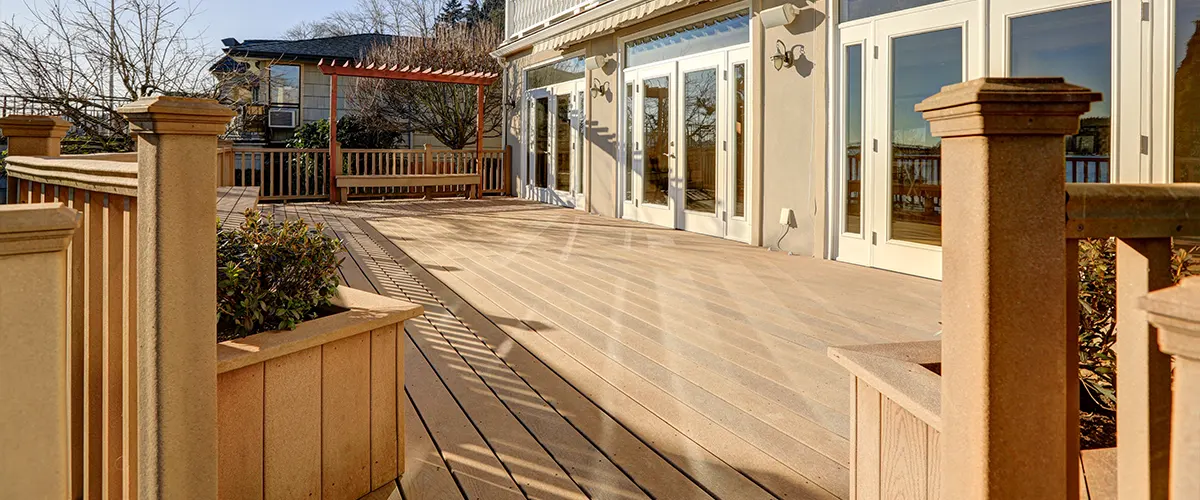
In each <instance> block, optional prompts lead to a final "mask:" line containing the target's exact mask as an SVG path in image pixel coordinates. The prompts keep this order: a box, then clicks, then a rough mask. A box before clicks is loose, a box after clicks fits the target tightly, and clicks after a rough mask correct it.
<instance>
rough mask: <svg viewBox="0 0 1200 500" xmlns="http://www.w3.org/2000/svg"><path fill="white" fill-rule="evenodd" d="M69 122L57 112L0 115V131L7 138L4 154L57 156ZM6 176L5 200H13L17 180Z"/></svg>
mask: <svg viewBox="0 0 1200 500" xmlns="http://www.w3.org/2000/svg"><path fill="white" fill-rule="evenodd" d="M70 128H71V123H70V122H68V121H66V120H64V119H62V118H59V117H57V116H35V115H11V116H6V117H4V118H0V133H2V134H3V135H4V137H7V138H8V156H59V155H60V154H62V138H63V137H66V136H67V130H69V129H70ZM18 182H20V181H19V180H18V179H16V178H15V177H13V176H11V175H10V176H8V186H7V188H8V190H7V193H8V200H7V201H8V203H9V204H13V203H16V202H17V187H18V186H17V183H18Z"/></svg>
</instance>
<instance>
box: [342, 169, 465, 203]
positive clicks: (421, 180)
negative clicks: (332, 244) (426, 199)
mask: <svg viewBox="0 0 1200 500" xmlns="http://www.w3.org/2000/svg"><path fill="white" fill-rule="evenodd" d="M336 184H337V188H338V189H339V190H340V191H341V194H342V197H341V200H342V202H343V203H345V202H346V201H347V200H349V199H350V198H349V196H350V188H352V187H425V186H463V185H466V186H472V189H473V190H475V192H479V189H480V188H482V187H483V186H481V185H480V184H479V174H418V175H339V176H337V179H336Z"/></svg>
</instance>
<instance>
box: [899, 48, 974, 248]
mask: <svg viewBox="0 0 1200 500" xmlns="http://www.w3.org/2000/svg"><path fill="white" fill-rule="evenodd" d="M962 41H963V30H962V28H951V29H944V30H938V31H931V32H928V33H921V34H916V35H907V36H901V37H897V38H894V39H893V40H892V46H891V48H892V57H891V64H892V73H891V94H892V96H891V110H890V111H891V118H892V119H891V134H890V137H889V140H890V141H891V143H890V144H889V146H890V147H889V149H890V151H891V161H890V164H889V175H888V177H889V178H890V179H891V185H890V190H889V191H890V198H891V199H890V210H889V219H888V220H889V222H890V224H891V231H890V234H889V236H890V239H892V240H899V241H905V242H910V243H919V244H923V245H932V246H940V245H941V244H942V206H941V200H942V174H941V154H942V141H941V139H939V138H937V137H934V136H932V135H931V134H930V132H929V122H927V121H925V119H924V118H922V116H921V113H918V112H916V111H914V110H913V106H915V105H916V104H917V103H919V102H921V101H922V100H924V99H925V98H927V97H929V96H931V95H933V94H936V93H938V92H939V91H941V88H942V87H943V86H945V85H949V84H953V83H958V82H961V81H962V78H963V51H962Z"/></svg>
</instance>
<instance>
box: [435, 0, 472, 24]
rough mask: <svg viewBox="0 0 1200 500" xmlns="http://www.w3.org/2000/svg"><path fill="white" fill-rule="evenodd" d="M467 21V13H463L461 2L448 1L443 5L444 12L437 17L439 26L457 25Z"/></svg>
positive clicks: (455, 0)
mask: <svg viewBox="0 0 1200 500" xmlns="http://www.w3.org/2000/svg"><path fill="white" fill-rule="evenodd" d="M465 20H466V13H465V12H463V5H462V1H461V0H446V3H445V5H442V12H441V13H439V14H438V16H437V22H438V24H446V25H451V26H453V25H456V24H459V23H461V22H463V21H465Z"/></svg>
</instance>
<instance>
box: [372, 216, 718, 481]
mask: <svg viewBox="0 0 1200 500" xmlns="http://www.w3.org/2000/svg"><path fill="white" fill-rule="evenodd" d="M359 225H360V226H362V227H363V230H364V231H365V232H367V233H368V234H371V236H372V238H375V239H377V240H378V241H379V243H380V245H381V246H383V247H384V249H385V250H386V251H387V252H388V253H389V254H390V255H391V256H392V258H393V259H395V260H396V261H397V262H401V263H403V264H404V265H405V267H406V268H407V269H409V270H410V272H412V273H413V274H414V276H415V277H417V278H419V280H420V282H421V284H423V285H425V286H426V287H427V289H428V290H429V292H430V293H433V294H435V295H436V296H437V297H438V298H439V300H440V301H441V302H442V303H443V305H444V306H445V307H446V308H447V310H448V311H451V312H452V313H453V314H454V315H455V316H456V317H457V318H458V319H459V321H461V322H462V324H463V325H464V326H465V327H466V328H467V329H468V330H467V331H466V332H465V333H464V334H463V335H461V336H448V337H447V341H448V342H449V343H450V345H452V346H454V347H455V349H456V350H458V351H459V352H460V353H461V354H462V355H463V357H464V359H466V360H467V361H468V362H469V363H471V364H472V365H475V366H476V367H477V368H476V371H477V372H478V373H479V374H480V376H481V377H483V378H484V379H485V380H487V381H488V385H489V386H490V387H491V389H492V390H493V391H495V392H496V394H497V396H498V397H499V398H500V399H501V400H503V401H505V402H506V405H507V406H508V407H509V408H510V409H511V410H512V411H513V414H514V415H517V416H518V418H519V419H521V421H522V422H523V423H524V424H525V425H526V426H527V427H528V428H529V429H530V430H531V431H532V432H533V434H534V435H535V436H537V437H538V438H539V441H541V442H542V443H543V445H544V446H546V447H547V448H548V449H549V450H550V451H551V453H552V454H554V455H555V456H556V457H557V458H558V460H560V461H561V462H562V464H563V466H564V467H565V468H566V469H567V471H568V472H569V473H570V474H571V476H572V477H573V478H575V480H576V482H577V483H579V484H580V485H581V487H584V488H585V489H586V490H587V491H586V492H587V493H588V494H589V496H590V497H592V498H644V497H645V496H646V494H645V493H644V492H643V491H642V490H641V489H640V488H639V486H638V485H637V484H635V483H634V482H632V481H630V479H631V478H630V477H629V476H627V475H626V474H629V475H631V476H633V477H632V478H633V479H635V480H636V479H638V478H641V479H642V480H643V481H642V483H643V487H644V488H646V491H648V492H649V493H651V494H655V495H656V496H659V497H661V498H669V497H670V496H672V495H675V496H681V497H686V498H692V497H696V496H702V495H704V494H705V493H704V492H703V490H701V489H700V488H698V487H697V486H696V485H695V484H694V483H692V482H691V480H689V479H687V478H686V476H684V475H682V473H680V472H679V471H678V470H677V469H675V468H674V467H673V466H672V465H670V464H669V463H668V462H666V461H665V460H664V459H663V458H662V457H661V456H659V455H658V454H657V453H655V452H654V450H651V449H650V448H648V447H647V446H646V445H645V444H644V443H642V442H641V441H639V440H637V438H636V437H634V436H633V435H632V434H630V433H629V432H628V430H627V429H625V428H624V427H623V426H621V425H620V424H619V423H617V422H616V421H614V420H612V418H611V417H610V416H609V415H608V414H607V413H605V412H604V411H603V410H602V409H600V408H599V407H596V406H595V405H594V404H593V403H592V402H591V401H589V400H587V399H586V398H584V397H583V396H582V395H581V394H579V393H578V391H576V390H575V388H574V387H571V386H570V385H569V384H568V383H567V382H566V381H564V380H562V378H561V377H559V376H558V375H557V374H556V373H554V372H553V371H552V370H550V369H549V368H548V367H546V366H545V364H543V363H542V362H541V361H540V360H538V359H537V358H535V357H533V355H532V354H530V353H529V352H528V351H527V350H525V349H524V348H523V347H521V346H520V345H519V344H518V345H513V343H512V342H511V338H509V337H508V336H507V335H506V334H505V333H504V332H503V331H502V330H500V328H499V327H497V326H496V325H495V324H494V323H492V322H491V320H490V319H488V318H487V317H486V316H484V315H483V314H482V313H480V312H479V311H478V310H476V309H475V308H474V307H472V305H471V304H468V303H467V302H466V301H464V300H463V299H462V298H460V297H459V296H458V295H457V294H455V293H454V292H453V291H451V290H449V289H448V288H447V287H446V286H445V285H444V284H442V283H441V281H440V280H438V279H437V278H435V277H433V276H432V275H430V274H428V271H426V270H425V269H424V268H421V267H420V266H419V265H417V264H416V263H415V262H414V261H413V260H412V259H411V258H409V257H408V256H407V255H406V254H404V253H403V252H402V251H401V250H400V249H399V248H398V247H396V246H395V245H394V244H393V243H392V242H391V241H389V240H387V239H386V238H385V237H383V236H382V235H381V234H379V233H378V231H377V230H375V228H373V227H371V226H370V225H369V224H368V223H366V222H360V223H359ZM489 340H490V341H491V343H490V344H489V343H488V341H489ZM496 346H503V347H504V348H503V349H502V351H503V353H504V354H499V353H497V352H496V351H497V350H498V349H497V347H496ZM469 353H477V354H474V355H472V354H469ZM518 371H519V372H520V373H519V374H518ZM534 386H536V388H535V387H534ZM537 399H541V400H542V401H543V402H542V403H537V402H536V400H537ZM530 400H534V401H535V403H534V404H530V403H529V401H530ZM551 405H553V406H551ZM566 415H570V416H571V417H567V416H566ZM568 418H570V419H569V420H568ZM585 434H590V435H591V436H593V437H595V438H596V439H598V440H600V441H603V443H601V444H603V445H604V446H605V448H606V449H607V450H606V451H607V453H604V454H602V453H601V451H600V450H598V449H596V446H597V445H596V444H593V443H594V441H591V440H590V438H589V437H587V436H585ZM614 461H615V462H617V463H619V464H620V465H621V466H622V467H621V468H618V465H617V463H614ZM622 469H624V470H625V471H628V472H622Z"/></svg>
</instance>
